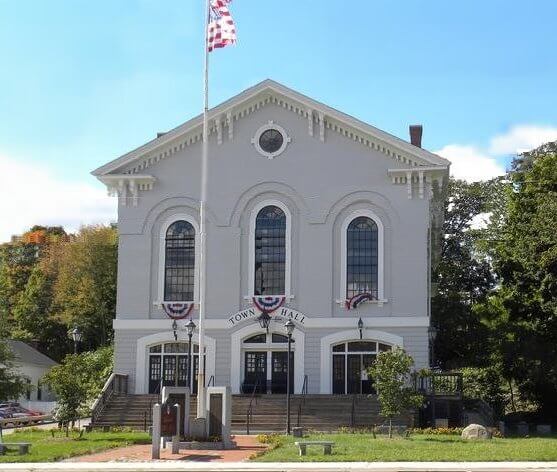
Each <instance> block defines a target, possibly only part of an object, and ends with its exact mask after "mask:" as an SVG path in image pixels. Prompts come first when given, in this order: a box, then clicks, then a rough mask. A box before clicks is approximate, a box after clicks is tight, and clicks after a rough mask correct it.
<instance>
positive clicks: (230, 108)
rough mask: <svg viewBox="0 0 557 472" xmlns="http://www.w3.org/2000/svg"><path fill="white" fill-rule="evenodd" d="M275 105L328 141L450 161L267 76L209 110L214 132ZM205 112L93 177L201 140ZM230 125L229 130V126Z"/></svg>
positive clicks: (416, 161)
mask: <svg viewBox="0 0 557 472" xmlns="http://www.w3.org/2000/svg"><path fill="white" fill-rule="evenodd" d="M270 103H274V104H276V105H279V106H282V107H283V108H285V109H288V110H290V111H292V112H294V113H297V114H298V115H301V116H303V117H305V118H306V119H307V120H308V133H309V134H310V135H312V136H313V135H314V134H315V137H316V138H317V139H320V140H321V141H325V139H326V134H327V133H329V132H335V133H339V134H341V135H343V136H345V137H347V138H349V139H353V140H354V141H357V142H359V143H360V144H362V145H363V146H366V147H369V148H370V149H373V150H377V151H379V152H381V153H383V154H385V155H386V156H388V157H390V158H392V159H393V160H395V161H398V162H400V163H402V164H403V165H405V166H408V167H410V168H416V169H419V168H421V167H422V166H423V167H424V168H425V167H427V168H431V167H434V168H438V169H440V170H441V169H448V167H449V165H450V163H449V161H447V160H446V159H443V158H442V157H440V156H438V155H436V154H433V153H431V152H428V151H426V150H425V149H422V148H419V147H416V146H413V145H412V144H410V143H408V142H407V141H404V140H403V139H400V138H397V137H396V136H393V135H391V134H389V133H386V132H384V131H381V130H380V129H378V128H375V127H373V126H371V125H368V124H367V123H364V122H363V121H360V120H358V119H356V118H354V117H352V116H350V115H347V114H345V113H342V112H340V111H338V110H335V109H334V108H331V107H329V106H327V105H324V104H323V103H320V102H318V101H316V100H313V99H311V98H309V97H306V96H305V95H302V94H300V93H298V92H296V91H294V90H292V89H290V88H288V87H285V86H284V85H281V84H279V83H277V82H275V81H273V80H270V79H268V80H264V81H263V82H260V83H259V84H257V85H255V86H254V87H251V88H249V89H246V90H245V91H243V92H242V93H240V94H238V95H236V96H235V97H232V98H231V99H229V100H227V101H225V102H223V103H221V104H220V105H218V106H216V107H214V108H212V109H211V110H209V134H215V133H216V134H217V141H218V143H219V144H220V143H221V142H222V135H223V133H224V132H225V131H226V132H227V133H228V136H229V138H230V139H232V138H233V135H234V122H235V121H237V120H239V119H241V118H243V117H245V116H247V115H249V114H250V113H252V112H254V111H256V110H258V109H259V108H261V107H263V106H265V105H267V104H270ZM202 127H203V115H198V116H196V117H195V118H192V119H191V120H189V121H187V122H185V123H184V124H182V125H180V126H178V127H176V128H174V129H173V130H171V131H169V132H168V133H165V134H163V135H161V136H159V137H157V138H156V139H153V140H152V141H149V142H148V143H146V144H144V145H143V146H140V147H139V148H137V149H134V150H133V151H130V152H128V153H126V154H124V155H123V156H121V157H119V158H117V159H115V160H113V161H111V162H109V163H108V164H105V165H104V166H101V167H99V168H98V169H96V170H94V171H93V172H92V174H93V175H95V176H97V177H99V178H100V179H101V180H104V179H103V178H102V177H103V176H107V174H110V173H115V171H117V170H119V169H122V167H127V168H128V170H127V171H126V173H127V174H132V175H137V174H142V172H143V171H144V170H145V169H147V168H148V167H150V166H151V165H153V164H154V163H156V162H158V161H160V160H162V159H165V158H167V157H169V156H171V155H173V154H175V153H176V152H179V151H181V150H183V149H184V148H186V147H188V146H189V145H191V144H193V143H196V142H198V141H200V140H201V139H202ZM225 128H226V130H225Z"/></svg>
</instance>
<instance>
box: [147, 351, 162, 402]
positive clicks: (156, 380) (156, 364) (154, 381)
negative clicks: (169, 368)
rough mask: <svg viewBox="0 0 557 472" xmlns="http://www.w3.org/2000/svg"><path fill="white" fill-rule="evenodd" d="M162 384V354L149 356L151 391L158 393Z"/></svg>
mask: <svg viewBox="0 0 557 472" xmlns="http://www.w3.org/2000/svg"><path fill="white" fill-rule="evenodd" d="M160 384H161V356H151V357H150V358H149V393H158V391H159V389H160Z"/></svg>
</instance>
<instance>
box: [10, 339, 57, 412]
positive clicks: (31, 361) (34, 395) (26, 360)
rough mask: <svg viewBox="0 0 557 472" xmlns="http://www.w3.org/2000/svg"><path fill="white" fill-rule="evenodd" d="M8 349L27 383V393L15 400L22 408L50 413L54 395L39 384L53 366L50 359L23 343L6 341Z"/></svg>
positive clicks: (54, 363)
mask: <svg viewBox="0 0 557 472" xmlns="http://www.w3.org/2000/svg"><path fill="white" fill-rule="evenodd" d="M7 343H8V347H9V348H10V350H11V351H12V352H13V354H14V356H15V359H14V364H15V365H16V367H17V370H18V371H19V373H20V374H21V375H22V376H24V377H26V378H27V380H28V383H29V388H28V390H27V393H26V394H24V395H22V396H21V397H20V398H19V399H17V400H18V401H19V402H20V404H21V405H22V406H24V407H27V408H31V409H36V410H39V411H45V412H46V411H50V410H51V409H52V407H53V406H54V401H55V398H54V395H53V394H52V393H51V392H50V391H49V390H48V389H47V388H46V387H45V386H44V385H42V384H41V379H42V377H43V376H44V375H45V374H46V373H47V372H48V371H49V370H50V369H51V368H52V367H53V366H55V365H58V364H57V363H56V362H55V361H53V360H52V359H51V358H50V357H48V356H45V355H44V354H43V353H41V352H39V351H37V350H36V349H35V348H34V347H32V346H30V345H29V344H26V343H24V342H23V341H16V340H11V339H8V341H7Z"/></svg>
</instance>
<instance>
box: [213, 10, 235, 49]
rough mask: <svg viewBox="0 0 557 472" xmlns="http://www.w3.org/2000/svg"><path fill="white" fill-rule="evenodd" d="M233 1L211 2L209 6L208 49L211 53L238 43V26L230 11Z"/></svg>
mask: <svg viewBox="0 0 557 472" xmlns="http://www.w3.org/2000/svg"><path fill="white" fill-rule="evenodd" d="M231 1H232V0H211V2H210V6H209V10H210V11H209V27H208V31H207V49H208V50H209V52H211V51H212V50H213V49H216V48H223V47H226V46H228V45H229V44H234V43H235V42H236V26H235V25H234V20H233V19H232V16H231V15H230V11H229V10H228V4H229V3H230V2H231Z"/></svg>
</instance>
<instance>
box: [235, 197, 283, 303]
mask: <svg viewBox="0 0 557 472" xmlns="http://www.w3.org/2000/svg"><path fill="white" fill-rule="evenodd" d="M271 205H272V206H276V207H278V208H280V209H281V210H282V211H283V212H284V214H285V215H286V237H285V244H286V263H285V264H284V291H285V293H284V294H282V295H285V296H286V299H291V298H294V297H293V295H292V293H291V287H290V280H291V278H290V277H291V271H292V215H291V213H290V210H289V209H288V207H287V206H286V205H285V204H284V203H282V202H281V201H279V200H265V201H263V202H260V203H258V204H257V205H256V206H255V207H254V208H253V210H252V212H251V216H250V222H249V269H248V271H249V272H248V273H249V276H248V284H249V286H248V295H247V296H246V297H244V298H246V299H250V300H251V298H252V297H254V296H255V294H254V291H255V290H254V286H255V223H256V219H257V215H258V213H259V212H260V211H261V210H262V209H263V208H265V207H266V206H271Z"/></svg>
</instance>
